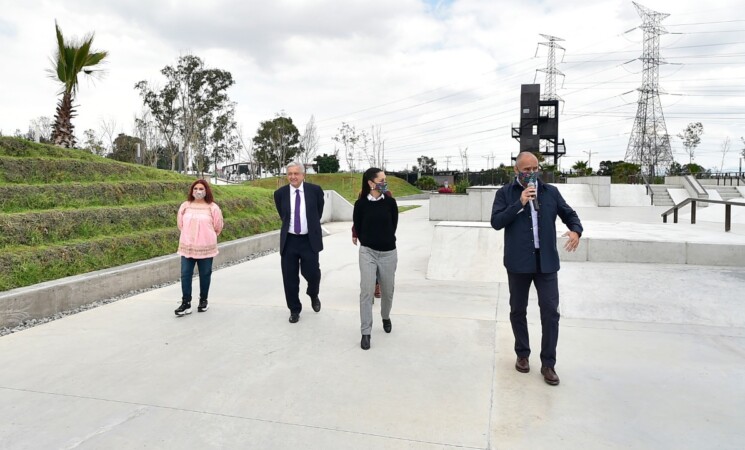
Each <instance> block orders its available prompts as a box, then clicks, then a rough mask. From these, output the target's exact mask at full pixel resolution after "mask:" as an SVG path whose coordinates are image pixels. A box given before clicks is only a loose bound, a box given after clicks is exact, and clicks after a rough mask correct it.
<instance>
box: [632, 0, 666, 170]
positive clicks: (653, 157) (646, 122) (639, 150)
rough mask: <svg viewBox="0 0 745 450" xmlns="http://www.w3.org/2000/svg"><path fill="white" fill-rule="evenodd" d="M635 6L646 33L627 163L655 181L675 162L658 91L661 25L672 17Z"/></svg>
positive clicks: (635, 4)
mask: <svg viewBox="0 0 745 450" xmlns="http://www.w3.org/2000/svg"><path fill="white" fill-rule="evenodd" d="M633 3H634V7H635V8H636V11H637V12H638V13H639V16H641V18H642V25H641V27H640V28H641V29H642V30H643V31H644V52H643V54H642V57H641V58H639V59H641V61H642V64H643V69H644V70H643V75H642V86H641V87H640V88H639V89H638V91H639V102H638V106H637V110H636V118H635V119H634V126H633V128H632V129H631V136H630V137H629V145H628V147H627V148H626V158H625V160H626V161H630V162H633V163H635V164H639V165H640V166H641V171H642V173H643V174H645V175H648V176H650V177H654V176H655V174H656V172H657V169H658V168H660V169H665V170H666V169H667V168H668V167H669V166H670V163H672V162H673V153H672V151H671V150H670V136H669V135H668V134H667V127H666V126H665V116H664V115H663V113H662V104H661V103H660V89H659V67H660V64H665V63H666V62H665V61H664V60H663V59H662V58H660V35H661V34H666V33H667V30H665V29H664V28H663V27H662V26H661V25H660V22H661V21H662V20H663V19H665V18H666V17H668V16H669V15H670V14H666V13H660V12H656V11H652V10H651V9H649V8H646V7H644V6H642V5H640V4H638V3H636V2H633Z"/></svg>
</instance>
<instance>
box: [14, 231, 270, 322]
mask: <svg viewBox="0 0 745 450" xmlns="http://www.w3.org/2000/svg"><path fill="white" fill-rule="evenodd" d="M277 247H279V231H271V232H268V233H263V234H259V235H256V236H251V237H247V238H243V239H236V240H234V241H229V242H225V243H223V244H219V246H218V248H219V249H220V253H219V254H218V255H217V256H216V257H215V261H214V265H215V266H219V265H220V264H224V263H226V262H230V261H236V260H239V259H243V258H245V257H247V256H249V255H251V254H253V253H258V252H262V251H266V250H270V249H273V248H277ZM180 273H181V257H180V256H179V255H175V254H174V255H166V256H161V257H158V258H153V259H148V260H145V261H139V262H136V263H132V264H127V265H124V266H119V267H112V268H110V269H103V270H97V271H95V272H89V273H86V274H82V275H75V276H72V277H67V278H61V279H59V280H53V281H47V282H44V283H39V284H35V285H33V286H27V287H22V288H18V289H12V290H9V291H5V292H0V327H13V326H16V325H18V324H20V323H22V322H24V321H26V320H29V319H39V318H42V317H49V316H52V315H54V314H57V313H59V312H62V311H67V310H70V309H74V308H77V307H78V306H81V305H85V304H88V303H92V302H95V301H97V300H101V299H105V298H111V297H116V296H118V295H122V294H126V293H127V292H130V291H133V290H137V289H144V288H148V287H150V286H153V285H156V284H161V283H166V282H169V281H178V279H179V277H180ZM176 300H177V299H174V301H176Z"/></svg>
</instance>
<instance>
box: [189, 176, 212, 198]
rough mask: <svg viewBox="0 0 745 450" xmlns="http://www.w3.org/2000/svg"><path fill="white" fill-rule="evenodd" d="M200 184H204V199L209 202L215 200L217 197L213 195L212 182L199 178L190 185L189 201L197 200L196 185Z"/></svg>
mask: <svg viewBox="0 0 745 450" xmlns="http://www.w3.org/2000/svg"><path fill="white" fill-rule="evenodd" d="M198 184H201V185H202V186H204V192H205V196H204V201H205V202H207V203H212V202H214V201H215V198H214V197H213V196H212V189H210V184H209V183H208V182H207V180H197V181H195V182H193V183H192V184H191V186H190V187H189V195H188V197H187V198H188V199H189V201H190V202H193V201H194V200H196V199H195V198H194V186H196V185H198Z"/></svg>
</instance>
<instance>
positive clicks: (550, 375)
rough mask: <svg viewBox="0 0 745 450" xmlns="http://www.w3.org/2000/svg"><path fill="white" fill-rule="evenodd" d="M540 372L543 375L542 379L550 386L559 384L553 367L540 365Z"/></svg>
mask: <svg viewBox="0 0 745 450" xmlns="http://www.w3.org/2000/svg"><path fill="white" fill-rule="evenodd" d="M541 374H542V375H543V381H545V382H546V383H548V384H550V385H551V386H556V385H557V384H559V376H558V375H556V371H555V370H554V368H553V367H545V366H544V367H541Z"/></svg>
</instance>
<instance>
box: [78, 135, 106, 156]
mask: <svg viewBox="0 0 745 450" xmlns="http://www.w3.org/2000/svg"><path fill="white" fill-rule="evenodd" d="M83 136H85V139H84V140H83V150H86V151H89V152H91V153H93V154H94V155H98V156H105V155H106V147H104V146H103V141H102V140H101V139H99V138H98V136H97V135H96V132H95V131H93V130H92V129H88V130H85V131H84V132H83Z"/></svg>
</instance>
